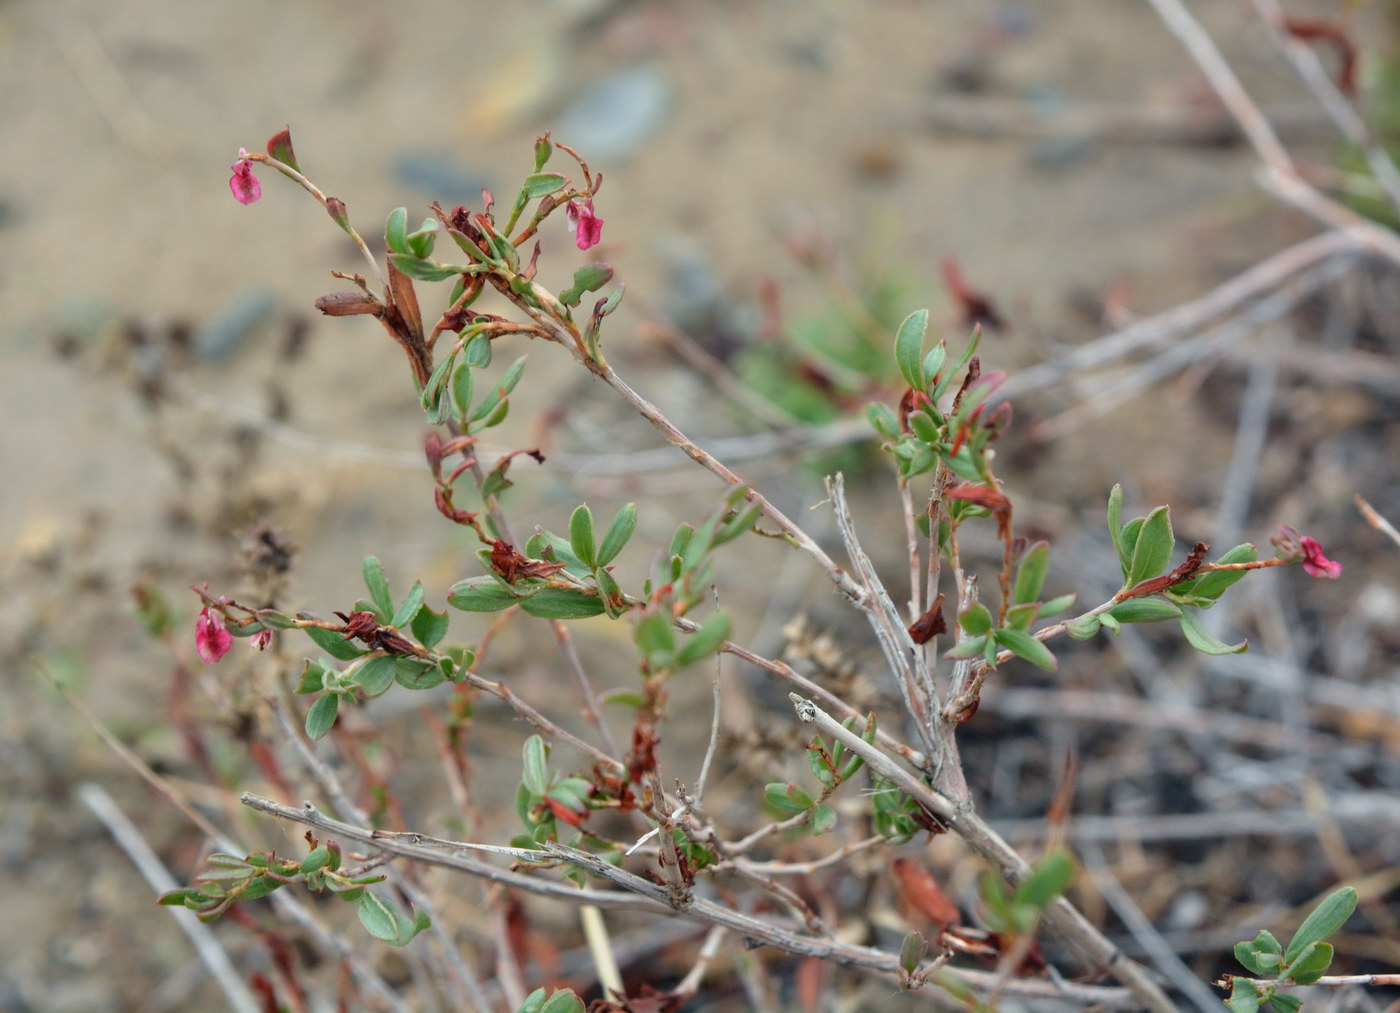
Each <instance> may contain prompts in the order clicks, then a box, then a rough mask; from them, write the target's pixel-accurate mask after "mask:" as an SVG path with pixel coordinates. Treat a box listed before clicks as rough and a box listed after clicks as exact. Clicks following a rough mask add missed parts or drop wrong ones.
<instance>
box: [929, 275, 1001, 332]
mask: <svg viewBox="0 0 1400 1013" xmlns="http://www.w3.org/2000/svg"><path fill="white" fill-rule="evenodd" d="M940 267H941V268H942V271H943V284H944V285H945V286H946V287H947V289H948V295H949V296H951V297H952V299H953V301H954V302H955V303H957V304H958V309H959V310H961V312H962V318H963V323H964V324H965V325H966V326H968V327H975V326H976V325H977V324H985V325H986V326H988V327H990V328H991V329H992V330H994V331H1001V330H1005V329H1006V321H1005V319H1004V318H1003V317H1002V315H1001V314H1000V313H999V312H998V311H997V308H996V304H995V303H993V302H992V297H991V296H989V295H987V294H986V293H985V292H979V291H977V290H976V289H974V288H972V287H971V286H970V285H968V283H967V278H966V277H964V276H963V273H962V266H961V265H960V264H959V263H958V261H957V258H956V257H944V258H943V262H942V264H941V265H940Z"/></svg>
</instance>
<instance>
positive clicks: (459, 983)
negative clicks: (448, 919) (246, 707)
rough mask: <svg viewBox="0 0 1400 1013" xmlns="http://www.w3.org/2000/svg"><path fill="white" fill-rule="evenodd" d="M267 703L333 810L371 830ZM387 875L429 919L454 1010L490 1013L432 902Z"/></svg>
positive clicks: (398, 876) (271, 702)
mask: <svg viewBox="0 0 1400 1013" xmlns="http://www.w3.org/2000/svg"><path fill="white" fill-rule="evenodd" d="M266 703H267V705H268V708H269V709H270V710H271V711H272V714H273V716H274V717H275V718H276V719H277V724H278V727H279V728H281V730H282V735H283V737H284V738H285V739H286V740H287V741H288V742H290V743H291V744H292V747H293V749H295V750H296V753H297V756H299V757H300V758H301V761H302V763H303V765H305V767H306V769H307V770H308V771H310V772H311V776H312V778H313V780H315V782H316V783H317V785H319V786H320V788H321V790H322V791H324V792H325V793H326V795H327V796H329V797H330V800H331V801H332V802H333V803H334V804H335V807H336V808H337V809H338V810H339V811H340V812H341V813H342V814H343V815H344V816H346V817H348V818H349V819H352V820H354V821H355V822H356V823H358V824H359V825H360V826H361V827H364V828H366V829H370V828H371V827H372V824H371V822H370V818H369V814H368V813H366V812H365V811H364V810H363V809H361V808H360V807H359V806H357V805H356V804H355V803H354V801H353V800H352V799H351V798H350V795H349V793H348V792H347V791H346V790H345V787H344V785H342V784H341V783H340V778H339V777H338V776H337V775H336V773H335V771H334V770H332V769H331V768H330V767H329V766H327V765H326V764H324V763H322V762H321V759H320V757H318V756H317V755H316V754H315V753H314V752H313V751H312V749H311V747H310V745H308V744H307V742H306V740H305V739H304V738H303V737H302V736H301V734H300V733H299V732H298V731H297V729H296V728H295V727H293V725H292V723H291V721H289V720H288V718H287V714H286V711H285V710H284V709H283V707H282V706H281V705H280V703H279V702H278V701H277V700H275V699H273V698H271V697H268V698H267V699H266ZM388 873H389V879H390V881H391V882H392V883H393V884H394V885H395V886H397V887H398V888H399V889H401V890H403V892H404V894H405V895H406V896H407V897H408V899H409V900H410V901H412V902H413V904H414V905H415V906H416V907H418V908H420V909H421V910H422V911H424V912H425V913H426V914H427V915H428V917H429V918H430V919H431V922H430V925H431V928H432V932H433V935H434V937H435V938H436V939H437V941H438V944H439V946H440V947H441V949H442V952H443V956H444V958H445V960H446V963H447V971H448V973H447V974H446V975H445V977H446V978H447V980H448V984H449V985H450V987H451V989H452V991H453V993H454V995H453V996H452V999H453V1002H454V1003H455V1005H456V1007H457V1008H458V1009H461V1008H465V1007H466V1006H468V1005H470V1006H471V1007H472V1008H475V1009H477V1010H481V1011H482V1013H489V1011H490V1009H491V1003H490V1001H489V1000H488V999H487V998H486V994H485V993H484V992H482V991H481V986H480V984H478V982H477V978H476V973H475V971H473V969H472V968H471V967H470V966H468V964H467V961H466V958H465V957H464V956H463V955H462V953H461V950H460V948H459V947H458V946H457V943H456V940H454V939H453V938H452V936H451V935H449V934H448V932H447V929H446V928H444V927H443V925H442V919H441V918H440V917H439V915H438V911H437V907H436V905H435V904H434V903H433V900H432V898H431V897H429V896H428V895H427V894H426V893H425V892H424V891H423V890H420V889H419V888H418V886H417V885H416V884H415V883H414V882H413V881H412V880H411V879H409V878H408V877H407V876H405V875H403V874H402V873H401V872H399V871H398V870H397V869H390V870H388Z"/></svg>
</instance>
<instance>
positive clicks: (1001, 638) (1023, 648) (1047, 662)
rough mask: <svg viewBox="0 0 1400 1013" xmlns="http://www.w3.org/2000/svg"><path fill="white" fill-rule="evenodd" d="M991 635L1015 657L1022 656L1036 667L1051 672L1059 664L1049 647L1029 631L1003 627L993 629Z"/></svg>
mask: <svg viewBox="0 0 1400 1013" xmlns="http://www.w3.org/2000/svg"><path fill="white" fill-rule="evenodd" d="M992 637H993V638H994V639H995V640H996V642H997V643H998V644H1000V645H1001V646H1002V647H1005V648H1006V649H1007V650H1008V651H1010V652H1011V653H1012V654H1014V655H1016V657H1018V658H1024V659H1025V660H1026V661H1029V662H1030V663H1031V664H1032V665H1035V666H1036V667H1037V668H1043V669H1046V670H1047V671H1050V672H1053V671H1054V670H1055V669H1056V668H1057V667H1058V666H1059V662H1058V661H1056V660H1055V655H1054V654H1053V653H1051V651H1050V648H1048V647H1046V646H1045V645H1044V644H1042V643H1041V642H1040V641H1039V640H1037V639H1035V637H1033V636H1031V635H1030V634H1029V633H1022V632H1021V631H1020V630H1005V629H1003V630H996V631H994V632H993V633H992Z"/></svg>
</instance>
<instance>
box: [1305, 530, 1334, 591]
mask: <svg viewBox="0 0 1400 1013" xmlns="http://www.w3.org/2000/svg"><path fill="white" fill-rule="evenodd" d="M1298 544H1299V545H1301V546H1302V549H1303V570H1304V571H1305V572H1306V573H1308V574H1309V575H1311V576H1313V577H1330V578H1331V579H1332V580H1336V579H1337V578H1338V577H1340V576H1341V575H1342V564H1341V563H1338V562H1336V561H1335V560H1332V559H1328V558H1327V557H1326V556H1324V555H1323V554H1322V546H1321V545H1318V544H1317V542H1316V540H1314V539H1312V538H1308V537H1307V536H1306V535H1304V536H1303V537H1302V538H1300V539H1298Z"/></svg>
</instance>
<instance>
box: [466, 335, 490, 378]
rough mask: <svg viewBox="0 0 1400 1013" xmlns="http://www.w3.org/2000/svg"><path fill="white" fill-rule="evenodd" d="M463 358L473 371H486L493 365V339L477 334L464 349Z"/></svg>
mask: <svg viewBox="0 0 1400 1013" xmlns="http://www.w3.org/2000/svg"><path fill="white" fill-rule="evenodd" d="M462 358H463V360H464V361H465V362H466V364H467V365H468V366H471V367H472V368H473V369H485V368H486V367H487V366H489V365H491V339H490V337H488V336H487V335H485V334H477V335H474V336H473V337H472V339H471V340H470V341H468V342H467V344H466V347H465V348H463V349H462Z"/></svg>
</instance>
